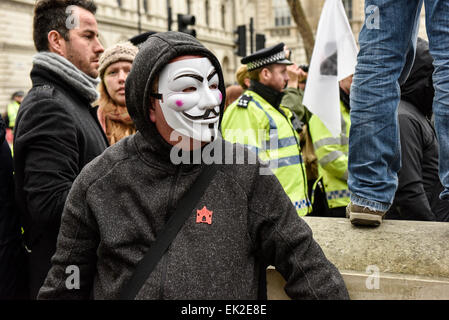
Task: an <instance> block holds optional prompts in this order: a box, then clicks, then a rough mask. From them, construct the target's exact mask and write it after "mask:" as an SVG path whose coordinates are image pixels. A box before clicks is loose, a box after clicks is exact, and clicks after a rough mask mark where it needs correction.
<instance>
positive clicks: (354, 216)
mask: <svg viewBox="0 0 449 320" xmlns="http://www.w3.org/2000/svg"><path fill="white" fill-rule="evenodd" d="M385 213H386V211H377V210H371V209H369V208H367V207H363V206H359V205H356V204H353V203H352V202H350V203H349V204H348V206H347V207H346V217H347V218H349V221H351V223H352V224H353V225H355V226H373V227H377V226H379V225H380V224H381V223H382V219H383V217H384V215H385Z"/></svg>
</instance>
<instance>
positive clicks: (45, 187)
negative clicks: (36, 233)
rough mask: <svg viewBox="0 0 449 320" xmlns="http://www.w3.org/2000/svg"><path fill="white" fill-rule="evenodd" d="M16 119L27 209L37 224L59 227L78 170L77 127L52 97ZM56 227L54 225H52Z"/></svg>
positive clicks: (70, 116) (40, 101) (41, 101)
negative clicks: (18, 122)
mask: <svg viewBox="0 0 449 320" xmlns="http://www.w3.org/2000/svg"><path fill="white" fill-rule="evenodd" d="M36 104H37V105H36V106H34V108H33V110H39V112H35V111H34V112H33V113H31V110H29V112H27V113H25V114H24V115H23V116H22V117H21V119H20V129H19V130H20V132H21V134H20V135H19V136H18V137H17V141H16V144H17V145H18V148H19V149H18V150H17V156H18V157H19V158H20V159H22V160H21V161H22V165H23V191H24V194H25V198H26V199H25V201H26V204H27V210H28V212H29V213H30V215H31V217H32V219H33V221H35V223H36V224H37V225H45V226H47V227H48V226H55V227H57V228H59V224H60V219H61V214H62V211H63V208H64V203H65V201H66V198H67V194H68V192H69V190H70V188H71V186H72V183H73V181H74V180H75V178H76V176H77V175H78V173H79V170H80V168H79V165H78V163H79V154H78V150H79V146H78V140H77V129H76V127H75V124H74V120H73V119H72V117H73V115H71V114H70V113H69V112H67V110H65V108H64V106H63V105H62V103H60V102H59V101H58V100H56V99H42V100H39V101H37V102H36ZM56 230H57V229H56Z"/></svg>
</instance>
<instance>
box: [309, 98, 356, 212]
mask: <svg viewBox="0 0 449 320" xmlns="http://www.w3.org/2000/svg"><path fill="white" fill-rule="evenodd" d="M340 112H341V134H340V136H339V137H334V136H333V135H332V134H331V133H330V131H329V130H328V129H327V128H326V126H325V125H324V124H323V122H321V120H320V119H319V118H318V117H317V116H316V115H312V117H311V118H310V120H309V132H310V136H311V138H312V142H313V147H314V149H315V154H316V156H317V158H318V174H319V177H318V179H317V181H319V180H320V179H321V178H322V179H323V184H324V191H325V192H326V198H327V204H328V206H329V208H336V207H344V206H347V205H348V203H349V201H350V199H349V197H350V193H349V189H348V151H349V129H350V126H351V119H350V116H349V110H347V109H346V107H345V106H344V104H343V103H342V102H340ZM314 190H315V188H314Z"/></svg>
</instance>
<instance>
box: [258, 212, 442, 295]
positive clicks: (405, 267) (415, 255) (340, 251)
mask: <svg viewBox="0 0 449 320" xmlns="http://www.w3.org/2000/svg"><path fill="white" fill-rule="evenodd" d="M304 220H305V221H306V222H307V224H308V225H309V226H310V227H311V229H312V231H313V234H314V239H315V240H316V241H317V242H318V243H319V244H320V246H321V248H322V249H323V252H324V253H325V255H326V257H327V258H328V259H329V260H330V261H331V262H332V263H333V264H334V265H335V266H336V267H337V268H338V269H339V270H340V272H341V274H342V276H343V278H344V280H345V283H346V286H347V288H348V291H349V294H350V297H351V299H356V300H358V299H363V300H378V299H389V300H396V299H401V300H423V299H430V300H439V299H445V300H447V299H449V241H448V240H449V223H445V222H422V221H398V220H385V221H384V222H383V223H382V225H381V226H380V227H378V228H359V227H354V226H352V225H351V223H350V222H349V220H348V219H338V218H319V217H305V218H304ZM284 285H285V280H284V279H283V277H282V276H281V275H280V274H279V273H278V272H277V271H276V270H274V268H272V267H269V268H268V270H267V286H268V298H269V299H273V300H278V299H289V298H288V296H287V295H286V294H285V292H284V289H283V287H284ZM370 288H371V289H370Z"/></svg>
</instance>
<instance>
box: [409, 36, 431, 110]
mask: <svg viewBox="0 0 449 320" xmlns="http://www.w3.org/2000/svg"><path fill="white" fill-rule="evenodd" d="M432 63H433V58H432V56H431V55H430V52H429V43H428V42H427V41H425V40H423V39H421V38H418V42H417V45H416V55H415V61H414V63H413V67H412V70H411V71H410V75H409V76H408V78H407V81H406V82H405V83H404V84H403V85H402V86H401V99H403V100H405V101H407V102H410V103H411V104H413V105H414V106H415V107H417V108H418V109H419V110H420V111H421V112H422V113H423V114H424V115H426V116H428V117H430V116H431V115H432V103H433V97H434V95H435V90H434V88H433V81H432V74H433V71H434V67H433V64H432Z"/></svg>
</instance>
